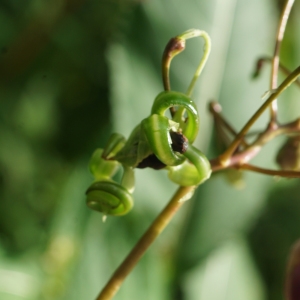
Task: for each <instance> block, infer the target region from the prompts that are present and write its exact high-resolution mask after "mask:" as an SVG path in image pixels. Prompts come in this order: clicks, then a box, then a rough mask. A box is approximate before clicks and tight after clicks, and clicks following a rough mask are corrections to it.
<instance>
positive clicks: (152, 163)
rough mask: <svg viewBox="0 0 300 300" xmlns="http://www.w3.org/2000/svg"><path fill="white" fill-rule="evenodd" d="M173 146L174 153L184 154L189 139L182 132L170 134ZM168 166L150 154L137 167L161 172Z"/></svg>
mask: <svg viewBox="0 0 300 300" xmlns="http://www.w3.org/2000/svg"><path fill="white" fill-rule="evenodd" d="M170 136H171V140H172V144H171V147H172V149H173V151H176V152H179V153H181V154H183V153H184V152H185V151H186V150H187V147H188V140H187V138H186V137H185V136H184V135H183V134H182V133H180V132H173V131H171V132H170ZM164 167H166V165H165V164H164V163H163V162H161V161H160V160H159V159H158V158H157V157H156V156H155V155H154V154H150V155H149V156H147V157H146V158H144V159H143V160H142V161H141V162H140V163H139V164H138V165H137V166H136V168H138V169H144V168H152V169H154V170H161V169H163V168H164Z"/></svg>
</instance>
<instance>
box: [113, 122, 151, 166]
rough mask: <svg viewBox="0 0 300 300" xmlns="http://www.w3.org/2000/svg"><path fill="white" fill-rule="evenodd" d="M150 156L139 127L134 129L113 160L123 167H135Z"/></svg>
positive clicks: (147, 145)
mask: <svg viewBox="0 0 300 300" xmlns="http://www.w3.org/2000/svg"><path fill="white" fill-rule="evenodd" d="M150 154H152V151H151V148H150V147H149V144H148V142H147V140H146V138H145V135H144V133H143V132H142V129H141V125H138V126H136V127H135V129H134V130H133V131H132V133H131V135H130V137H129V138H128V140H127V142H126V143H125V145H124V147H123V148H122V149H121V150H120V151H119V152H118V153H117V155H116V156H114V157H113V159H115V160H117V161H119V162H120V163H122V164H123V165H124V166H127V167H133V168H134V167H136V166H137V165H138V164H139V163H140V162H141V161H142V160H143V159H144V158H146V157H148V156H149V155H150Z"/></svg>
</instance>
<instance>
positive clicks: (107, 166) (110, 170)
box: [89, 148, 120, 180]
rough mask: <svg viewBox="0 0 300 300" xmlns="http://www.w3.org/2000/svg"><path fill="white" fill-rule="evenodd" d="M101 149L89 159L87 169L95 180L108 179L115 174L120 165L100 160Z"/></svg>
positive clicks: (115, 162)
mask: <svg viewBox="0 0 300 300" xmlns="http://www.w3.org/2000/svg"><path fill="white" fill-rule="evenodd" d="M102 155H103V149H100V148H99V149H96V150H95V151H94V153H93V155H92V157H91V159H90V163H89V169H90V172H91V173H92V174H93V176H94V177H95V179H96V180H105V179H109V178H111V177H112V176H114V174H115V173H116V172H117V170H118V168H119V166H120V164H119V163H118V162H117V161H111V160H105V159H104V158H102Z"/></svg>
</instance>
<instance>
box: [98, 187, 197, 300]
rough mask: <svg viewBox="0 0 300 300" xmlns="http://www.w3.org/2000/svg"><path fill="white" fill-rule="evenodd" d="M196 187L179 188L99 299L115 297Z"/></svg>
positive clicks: (108, 299)
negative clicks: (127, 277)
mask: <svg viewBox="0 0 300 300" xmlns="http://www.w3.org/2000/svg"><path fill="white" fill-rule="evenodd" d="M194 189H195V187H193V186H189V187H179V188H178V190H177V192H176V193H175V194H174V196H173V197H172V199H171V200H170V202H169V203H168V204H167V206H166V207H165V208H164V210H163V211H162V212H161V213H160V214H159V215H158V217H157V218H156V219H155V220H154V221H153V223H152V224H151V226H150V227H149V228H148V230H147V231H146V232H145V233H144V235H143V236H142V237H141V239H140V240H139V241H138V242H137V244H136V245H135V247H134V248H133V249H132V250H131V252H130V253H129V254H128V256H127V257H126V258H125V260H124V261H123V263H122V264H121V265H120V266H119V267H118V269H117V270H116V271H115V272H114V274H113V275H112V277H111V279H110V280H109V281H108V283H107V284H106V285H105V287H104V288H103V290H102V291H101V292H100V294H99V295H98V297H97V300H110V299H112V298H113V297H114V295H115V294H116V293H117V291H118V290H119V288H120V286H121V284H122V283H123V281H124V280H125V278H126V276H127V275H128V274H129V273H130V272H131V270H132V269H133V268H134V267H135V265H136V264H137V263H138V261H139V260H140V258H141V257H142V256H143V255H144V253H145V252H146V250H147V249H148V248H149V246H150V245H151V244H152V243H153V242H154V240H155V239H156V238H157V237H158V236H159V235H160V234H161V232H162V231H163V230H164V229H165V227H166V226H167V225H168V224H169V222H170V221H171V220H172V218H173V216H174V215H175V213H176V212H177V211H178V209H179V208H180V207H181V206H182V205H183V204H184V203H185V201H186V200H188V199H189V198H190V197H191V195H192V193H193V191H194Z"/></svg>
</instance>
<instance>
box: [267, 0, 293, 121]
mask: <svg viewBox="0 0 300 300" xmlns="http://www.w3.org/2000/svg"><path fill="white" fill-rule="evenodd" d="M294 1H295V0H286V3H285V6H284V9H283V11H282V14H281V16H280V22H279V25H278V30H277V34H276V43H275V49H274V55H273V59H272V71H271V82H270V88H271V90H274V89H276V88H277V78H278V68H279V54H280V47H281V44H282V39H283V36H284V32H285V27H286V23H287V20H288V18H289V15H290V12H291V9H292V7H293V4H294ZM270 112H271V122H274V123H276V121H277V120H276V119H277V99H275V100H274V101H273V102H272V103H271V105H270Z"/></svg>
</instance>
